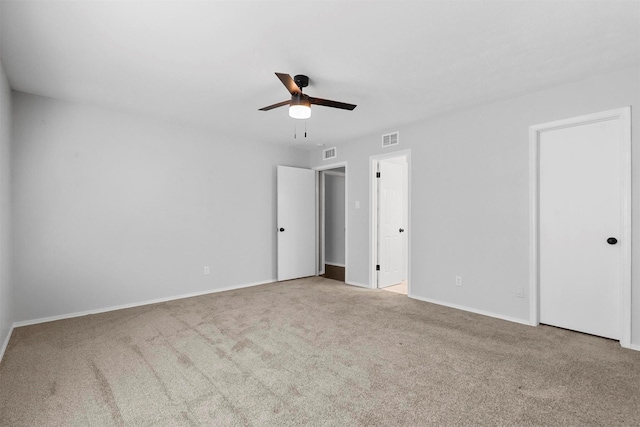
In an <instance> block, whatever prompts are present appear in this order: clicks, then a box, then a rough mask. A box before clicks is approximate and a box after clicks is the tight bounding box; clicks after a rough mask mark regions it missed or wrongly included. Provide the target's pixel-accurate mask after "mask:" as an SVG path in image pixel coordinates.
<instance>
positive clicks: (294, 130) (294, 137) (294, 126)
mask: <svg viewBox="0 0 640 427" xmlns="http://www.w3.org/2000/svg"><path fill="white" fill-rule="evenodd" d="M297 137H298V135H296V125H293V139H296V138H297Z"/></svg>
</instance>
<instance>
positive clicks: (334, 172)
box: [322, 168, 346, 177]
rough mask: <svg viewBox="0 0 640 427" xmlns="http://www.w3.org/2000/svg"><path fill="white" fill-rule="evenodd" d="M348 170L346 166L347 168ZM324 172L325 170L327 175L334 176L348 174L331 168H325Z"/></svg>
mask: <svg viewBox="0 0 640 427" xmlns="http://www.w3.org/2000/svg"><path fill="white" fill-rule="evenodd" d="M345 170H346V168H345ZM322 172H324V174H325V175H332V176H342V177H344V176H345V175H346V174H345V173H344V172H337V171H334V170H331V169H327V170H323V171H322Z"/></svg>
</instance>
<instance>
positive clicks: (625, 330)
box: [529, 107, 632, 348]
mask: <svg viewBox="0 0 640 427" xmlns="http://www.w3.org/2000/svg"><path fill="white" fill-rule="evenodd" d="M603 120H620V121H621V126H622V141H621V158H620V166H621V174H622V177H621V189H620V190H621V193H620V194H621V199H622V200H621V202H622V206H621V211H622V218H621V228H622V229H621V236H620V237H621V238H620V245H621V251H620V258H621V270H622V271H621V277H620V291H621V292H620V294H621V295H620V298H621V301H620V304H621V316H620V329H621V333H620V345H621V346H622V347H625V348H631V304H632V301H631V107H623V108H617V109H614V110H608V111H603V112H600V113H594V114H587V115H584V116H579V117H572V118H570V119H565V120H558V121H554V122H549V123H543V124H539V125H534V126H530V127H529V239H530V244H529V295H530V298H529V323H530V324H531V325H534V326H536V325H538V324H539V322H540V319H539V310H540V298H539V291H540V290H539V280H540V277H539V275H540V266H539V263H540V259H539V247H540V242H539V227H540V224H539V218H538V215H539V209H540V208H539V200H540V194H539V191H540V189H539V170H540V159H539V152H540V147H539V145H540V144H539V140H540V133H541V132H542V131H549V130H553V129H561V128H564V127H568V126H575V125H578V124H585V123H593V122H598V121H603Z"/></svg>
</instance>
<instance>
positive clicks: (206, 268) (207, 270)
mask: <svg viewBox="0 0 640 427" xmlns="http://www.w3.org/2000/svg"><path fill="white" fill-rule="evenodd" d="M209 273H210V271H209V266H208V265H206V266H205V267H204V274H209Z"/></svg>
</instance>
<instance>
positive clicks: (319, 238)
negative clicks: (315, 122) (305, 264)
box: [313, 161, 349, 283]
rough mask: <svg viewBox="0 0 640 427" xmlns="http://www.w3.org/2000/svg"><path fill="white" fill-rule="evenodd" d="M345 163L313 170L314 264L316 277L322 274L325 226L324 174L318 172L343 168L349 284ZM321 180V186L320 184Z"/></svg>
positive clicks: (347, 256)
mask: <svg viewBox="0 0 640 427" xmlns="http://www.w3.org/2000/svg"><path fill="white" fill-rule="evenodd" d="M347 163H348V162H347V161H343V162H337V163H331V164H328V165H322V166H316V167H314V168H313V170H314V171H315V172H316V200H317V203H316V206H317V207H318V209H317V212H318V214H317V215H316V242H317V245H316V260H317V261H316V262H317V268H316V270H317V271H318V273H317V274H318V275H321V274H324V273H325V271H324V261H325V258H324V257H325V253H324V251H325V236H324V234H325V233H324V232H325V226H324V221H325V218H324V206H325V200H324V197H325V194H324V190H325V186H324V174H321V173H320V172H324V171H328V170H329V169H338V168H341V167H344V281H345V283H348V282H349V166H348V165H347ZM321 180H322V185H320V182H321Z"/></svg>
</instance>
